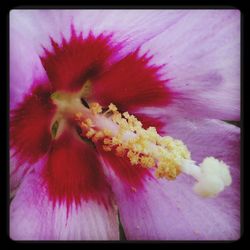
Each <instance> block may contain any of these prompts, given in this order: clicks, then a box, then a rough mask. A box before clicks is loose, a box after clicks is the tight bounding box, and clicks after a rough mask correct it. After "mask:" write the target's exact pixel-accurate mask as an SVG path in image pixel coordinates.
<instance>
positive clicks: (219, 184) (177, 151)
mask: <svg viewBox="0 0 250 250" xmlns="http://www.w3.org/2000/svg"><path fill="white" fill-rule="evenodd" d="M75 119H76V121H77V122H78V123H79V125H80V127H81V129H82V133H83V135H84V136H85V137H87V138H89V139H91V140H92V141H93V142H94V143H98V144H99V145H101V146H102V148H103V150H104V151H112V152H115V154H116V155H117V156H119V157H127V158H128V159H129V160H130V162H131V164H132V165H137V166H141V167H145V168H154V169H155V176H156V177H157V178H167V179H169V180H173V179H175V178H176V177H177V176H178V175H179V174H180V173H185V174H187V175H191V176H192V177H194V178H195V179H196V180H197V182H196V184H195V185H194V191H195V192H196V193H197V194H199V195H200V196H203V197H213V196H216V195H217V194H218V193H220V192H221V191H222V190H224V188H225V186H229V185H230V184H231V176H230V172H229V168H228V166H227V165H226V164H225V163H224V162H222V161H219V160H217V159H215V158H213V157H207V158H205V159H204V160H203V162H202V163H201V164H200V166H197V165H196V164H195V162H194V161H192V160H191V155H190V152H189V151H188V149H187V147H186V146H185V145H184V143H183V142H182V141H180V140H176V139H173V138H172V137H170V136H164V137H162V136H160V135H159V134H158V133H157V131H156V129H155V128H154V127H149V128H148V129H144V128H142V124H141V122H140V121H138V120H137V118H136V117H135V116H133V115H130V114H129V113H128V112H125V113H123V114H121V113H120V112H119V111H118V109H117V107H116V106H115V105H114V104H112V103H111V104H110V105H109V107H108V110H107V111H106V112H102V107H101V106H100V105H99V104H98V103H91V104H90V110H87V111H85V112H82V111H79V112H76V113H75Z"/></svg>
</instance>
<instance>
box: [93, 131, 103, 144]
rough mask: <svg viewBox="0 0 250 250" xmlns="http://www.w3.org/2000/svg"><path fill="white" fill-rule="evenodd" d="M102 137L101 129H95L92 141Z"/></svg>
mask: <svg viewBox="0 0 250 250" xmlns="http://www.w3.org/2000/svg"><path fill="white" fill-rule="evenodd" d="M103 137H104V134H103V132H102V131H101V130H100V131H97V132H96V134H95V135H94V136H93V138H92V141H93V142H97V141H98V140H100V139H102V138H103Z"/></svg>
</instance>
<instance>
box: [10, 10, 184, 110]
mask: <svg viewBox="0 0 250 250" xmlns="http://www.w3.org/2000/svg"><path fill="white" fill-rule="evenodd" d="M184 14H185V13H181V12H176V11H160V10H154V11H152V10H130V11H127V10H12V11H11V13H10V42H11V45H10V68H11V70H10V79H11V84H10V86H11V91H10V92H11V93H10V94H11V106H12V105H14V104H15V103H16V102H19V101H20V100H22V94H23V91H25V90H27V89H28V88H29V86H30V85H31V84H32V80H33V79H34V78H38V79H40V78H43V79H44V78H46V74H45V72H44V69H43V68H42V65H41V62H40V60H39V55H41V54H43V47H45V48H47V49H48V50H50V49H52V45H51V42H50V37H53V39H54V40H55V42H60V41H61V39H62V37H65V38H66V40H69V38H70V34H71V31H70V26H71V24H72V23H73V24H74V26H75V27H76V33H77V35H78V34H80V33H81V32H83V34H84V35H85V34H87V33H89V32H90V31H91V32H93V34H94V35H99V34H101V33H108V34H110V33H113V34H114V40H115V41H116V43H121V42H125V41H126V44H125V43H124V46H125V45H126V46H125V47H124V49H123V52H121V53H120V55H121V56H122V54H126V53H127V52H131V51H133V50H135V49H136V48H138V46H140V45H141V44H142V43H143V42H145V41H149V40H150V39H152V38H153V37H155V36H156V35H158V34H159V33H161V32H162V31H164V30H165V29H166V28H167V27H171V26H172V25H173V24H174V23H175V22H176V20H177V19H178V18H181V17H182V16H183V15H184ZM149 27H150V28H149ZM151 27H154V28H153V29H152V28H151Z"/></svg>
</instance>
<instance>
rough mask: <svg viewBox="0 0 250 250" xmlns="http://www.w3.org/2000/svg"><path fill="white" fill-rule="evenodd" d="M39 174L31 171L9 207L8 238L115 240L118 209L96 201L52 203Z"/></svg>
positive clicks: (117, 232) (117, 237) (117, 233)
mask: <svg viewBox="0 0 250 250" xmlns="http://www.w3.org/2000/svg"><path fill="white" fill-rule="evenodd" d="M47 194H48V193H47V190H46V187H45V186H44V185H43V181H42V179H41V176H39V175H38V174H37V173H31V174H29V175H27V176H26V178H25V180H24V181H23V183H22V184H21V187H20V188H19V189H18V191H17V193H16V196H15V198H14V200H13V201H12V203H11V207H10V237H11V238H12V239H14V240H118V239H119V228H118V219H117V211H116V209H115V208H114V207H112V206H110V207H108V208H107V207H105V206H104V205H103V204H99V203H97V202H96V201H88V202H87V201H82V202H81V204H80V205H78V206H77V207H76V206H74V205H73V206H72V207H71V209H70V211H68V210H67V206H66V205H65V204H61V205H59V204H58V203H56V206H55V204H53V203H52V202H51V201H50V200H49V199H48V196H47Z"/></svg>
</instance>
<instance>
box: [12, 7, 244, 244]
mask: <svg viewBox="0 0 250 250" xmlns="http://www.w3.org/2000/svg"><path fill="white" fill-rule="evenodd" d="M239 74H240V13H239V11H237V10H189V11H188V10H180V11H179V10H162V11H161V10H79V11H78V10H70V11H66V10H53V11H49V10H40V11H37V10H13V11H12V12H11V14H10V106H11V122H10V125H11V127H10V137H11V140H10V143H11V166H10V171H11V173H10V182H11V197H12V201H11V206H10V236H11V238H12V239H14V240H37V239H38V240H118V239H119V223H118V212H119V217H120V221H121V224H122V225H123V228H124V231H125V235H126V238H127V239H129V240H133V239H136V240H141V239H142V240H151V239H153V240H155V239H156V240H157V239H160V240H236V239H238V238H239V237H240V191H239V184H240V178H239V147H240V146H239V137H240V129H239V128H238V127H235V126H234V125H231V124H229V123H226V122H224V121H239V119H240V90H239V89H240V83H239V81H240V77H239ZM101 107H102V110H99V109H100V108H101ZM116 109H118V110H116ZM119 112H121V113H119ZM125 112H128V113H125ZM122 113H123V116H119V115H120V114H122ZM129 114H130V115H132V114H133V115H135V117H137V119H138V120H133V119H134V117H133V116H129ZM122 117H123V119H122ZM139 121H140V122H141V123H142V127H141V125H140V122H139ZM122 122H123V123H122ZM124 122H125V125H124ZM133 122H134V123H133ZM132 123H133V124H134V125H133V126H134V127H133V126H132V125H131V124H132ZM131 126H132V128H131ZM153 127H154V128H156V129H157V132H158V133H159V134H160V135H158V134H157V133H156V132H155V130H154V129H153ZM117 131H118V132H117ZM120 131H123V133H124V134H122V135H121V136H120V135H119V136H118V134H119V132H120ZM124 131H125V132H124ZM138 134H139V135H141V136H139V137H136V140H135V141H134V143H131V142H132V139H133V138H134V137H133V136H137V135H138ZM164 136H167V137H164ZM125 137H126V138H125ZM138 138H139V139H140V141H139V139H138ZM173 138H174V139H178V140H181V141H182V142H183V143H184V144H185V145H186V146H187V148H188V150H187V148H186V147H185V145H184V144H183V143H182V142H181V141H175V140H174V139H173ZM165 140H167V143H169V144H168V145H169V147H170V148H168V146H166V145H165V144H164V143H163V142H166V141H165ZM116 141H118V142H116ZM141 145H143V146H141ZM138 148H139V149H138ZM162 148H164V150H165V151H164V153H163V154H164V157H165V155H166V154H167V155H168V154H169V152H170V153H171V154H169V158H164V157H163V158H164V159H163V158H162V154H161V153H160V151H161V149H162ZM173 148H174V149H173ZM148 149H150V150H148ZM189 152H190V153H191V157H192V158H190V156H189ZM176 155H177V156H176ZM205 157H215V158H217V159H218V160H220V162H219V161H217V160H215V159H214V158H206V159H205V160H204V161H203V162H202V160H203V158H205ZM191 159H192V160H193V161H191ZM152 161H153V164H151V163H152ZM194 161H196V162H198V163H201V162H202V163H201V164H200V167H198V166H197V165H196V164H195V162H194ZM222 161H223V162H222ZM166 162H168V164H165V163H166ZM163 163H164V164H165V165H164V164H163ZM150 165H152V167H151V166H150ZM170 166H171V167H170ZM228 166H229V168H228ZM155 169H156V172H154V170H155ZM229 171H230V174H231V177H230V174H229ZM160 177H167V180H166V179H165V178H160ZM175 177H176V178H175ZM169 179H174V180H169ZM230 184H231V185H230ZM193 185H194V188H192V187H193ZM197 193H198V194H200V195H201V196H213V197H208V198H204V197H201V196H199V195H197Z"/></svg>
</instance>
